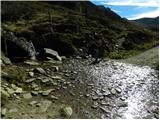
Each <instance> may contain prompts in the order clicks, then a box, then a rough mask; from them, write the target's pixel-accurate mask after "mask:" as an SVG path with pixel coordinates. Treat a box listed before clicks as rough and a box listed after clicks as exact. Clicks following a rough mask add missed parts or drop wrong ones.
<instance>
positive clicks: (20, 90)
mask: <svg viewBox="0 0 160 120" xmlns="http://www.w3.org/2000/svg"><path fill="white" fill-rule="evenodd" d="M22 92H23V89H22V88H20V87H18V88H17V89H16V91H15V93H18V94H19V93H22Z"/></svg>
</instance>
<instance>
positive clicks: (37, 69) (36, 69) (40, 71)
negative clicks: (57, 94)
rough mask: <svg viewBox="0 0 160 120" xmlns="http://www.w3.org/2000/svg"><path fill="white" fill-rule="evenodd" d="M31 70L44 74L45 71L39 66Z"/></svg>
mask: <svg viewBox="0 0 160 120" xmlns="http://www.w3.org/2000/svg"><path fill="white" fill-rule="evenodd" d="M33 71H34V72H37V73H40V74H45V73H46V72H45V71H44V69H42V68H40V67H38V68H35V69H34V70H33Z"/></svg>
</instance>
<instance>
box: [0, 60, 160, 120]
mask: <svg viewBox="0 0 160 120" xmlns="http://www.w3.org/2000/svg"><path fill="white" fill-rule="evenodd" d="M93 60H94V59H92V58H89V59H83V60H82V59H80V58H76V59H67V60H65V62H63V63H55V62H54V61H52V62H51V61H50V62H36V64H32V65H31V64H30V65H28V64H24V63H20V64H16V65H8V66H2V71H3V72H2V90H1V93H3V94H5V95H6V96H8V102H7V103H6V104H4V105H2V111H1V114H2V118H106V119H110V118H111V119H115V118H127V119H129V118H137V119H139V118H148V119H152V118H158V113H157V111H158V110H159V108H158V106H159V86H158V85H159V76H158V72H159V71H158V70H154V69H152V68H150V67H148V66H135V65H131V64H127V63H121V62H117V61H115V60H106V59H105V60H103V61H101V62H100V63H98V64H91V63H92V61H93ZM11 71H19V74H20V75H23V76H26V77H25V79H24V80H23V81H22V86H23V87H22V86H18V84H16V83H10V82H9V80H10V79H11V78H10V77H9V76H10V74H11ZM24 86H25V87H24Z"/></svg>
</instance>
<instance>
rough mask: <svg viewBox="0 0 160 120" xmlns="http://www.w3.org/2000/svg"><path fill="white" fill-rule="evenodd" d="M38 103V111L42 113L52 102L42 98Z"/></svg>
mask: <svg viewBox="0 0 160 120" xmlns="http://www.w3.org/2000/svg"><path fill="white" fill-rule="evenodd" d="M40 104H41V106H40V109H39V110H40V112H42V113H43V112H46V111H47V109H48V108H49V107H50V106H51V104H52V102H51V101H49V100H44V101H42V102H41V103H40Z"/></svg>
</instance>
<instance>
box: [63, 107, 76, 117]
mask: <svg viewBox="0 0 160 120" xmlns="http://www.w3.org/2000/svg"><path fill="white" fill-rule="evenodd" d="M61 113H62V115H63V116H65V117H67V118H70V117H71V115H72V113H73V111H72V108H71V107H63V108H62V109H61Z"/></svg>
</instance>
